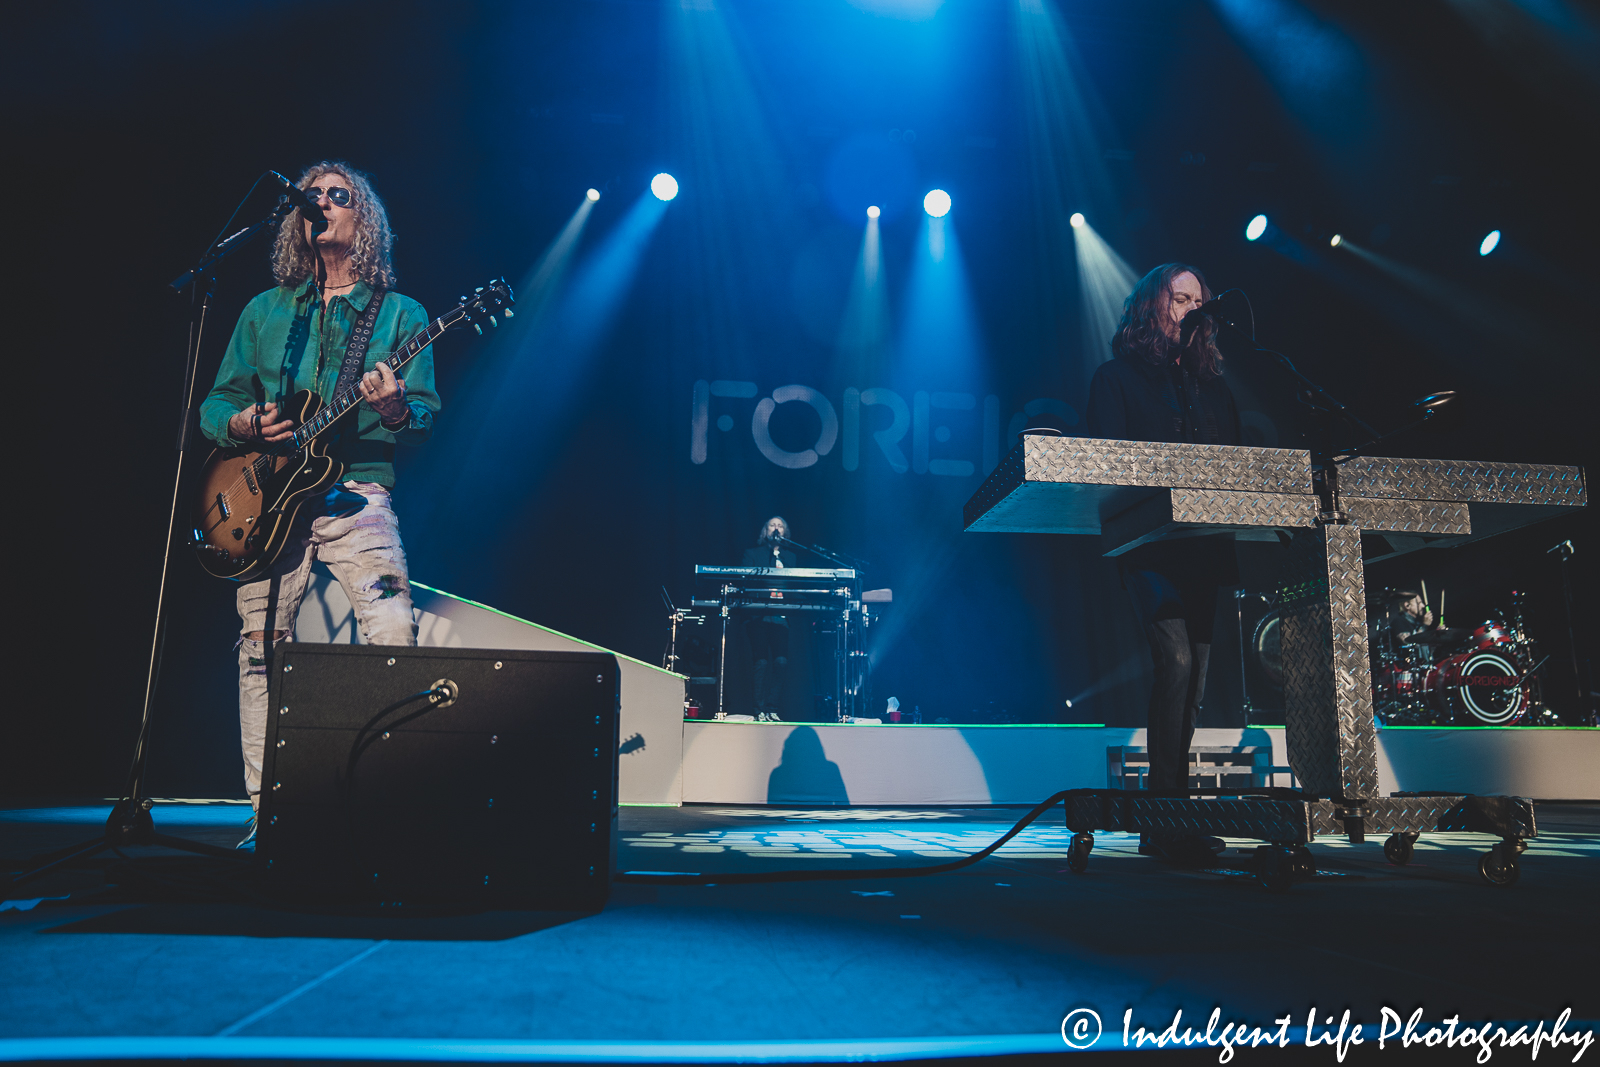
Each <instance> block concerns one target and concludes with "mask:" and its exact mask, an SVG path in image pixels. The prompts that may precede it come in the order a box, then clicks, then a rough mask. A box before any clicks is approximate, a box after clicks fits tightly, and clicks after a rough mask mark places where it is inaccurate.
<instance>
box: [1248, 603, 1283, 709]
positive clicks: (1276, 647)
mask: <svg viewBox="0 0 1600 1067" xmlns="http://www.w3.org/2000/svg"><path fill="white" fill-rule="evenodd" d="M1250 658H1251V659H1252V660H1253V661H1254V663H1255V666H1256V669H1257V670H1258V671H1259V672H1260V674H1261V678H1262V680H1263V681H1265V682H1266V683H1267V684H1268V685H1270V686H1271V687H1272V688H1274V689H1276V690H1277V691H1278V692H1279V693H1280V694H1281V693H1282V692H1283V624H1282V622H1281V620H1280V619H1279V617H1278V609H1277V608H1273V609H1272V610H1271V611H1269V612H1267V613H1266V614H1265V615H1263V616H1261V618H1260V619H1259V620H1258V621H1257V622H1256V625H1255V629H1254V630H1253V631H1252V632H1251V634H1250Z"/></svg>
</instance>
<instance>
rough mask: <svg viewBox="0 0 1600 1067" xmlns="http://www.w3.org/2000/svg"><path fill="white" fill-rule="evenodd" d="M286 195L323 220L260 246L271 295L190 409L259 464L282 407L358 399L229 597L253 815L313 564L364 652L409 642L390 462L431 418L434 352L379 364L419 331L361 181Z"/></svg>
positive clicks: (319, 169)
mask: <svg viewBox="0 0 1600 1067" xmlns="http://www.w3.org/2000/svg"><path fill="white" fill-rule="evenodd" d="M297 184H298V185H299V187H300V188H301V189H303V190H304V191H305V192H306V195H307V196H308V197H309V198H310V200H311V202H312V203H313V204H315V205H316V206H317V207H318V208H319V209H320V211H321V214H322V215H323V218H322V219H320V220H314V219H312V218H310V217H308V213H305V212H302V211H301V210H300V209H296V210H295V211H293V212H292V213H290V214H289V215H288V216H287V217H286V218H285V219H284V221H283V223H282V225H281V226H280V227H279V231H278V237H277V241H276V243H275V245H274V247H273V250H272V272H273V276H274V277H275V278H276V279H277V283H278V284H277V286H276V287H275V288H273V289H269V290H268V291H266V292H264V293H262V294H261V295H259V296H257V297H256V298H255V299H253V300H251V301H250V303H249V305H247V306H246V307H245V309H244V313H243V314H242V315H240V317H239V323H238V325H237V326H236V327H235V328H234V331H233V338H232V340H230V341H229V342H228V349H227V352H226V354H225V355H224V357H223V360H222V366H221V368H220V369H219V370H218V371H217V380H216V384H215V385H213V386H212V388H211V392H210V393H209V394H208V395H207V396H206V399H205V401H204V402H203V403H202V405H201V408H200V425H201V429H202V431H203V432H204V433H205V435H206V436H207V437H209V438H210V439H211V440H213V441H215V442H216V443H217V444H218V445H220V446H222V447H223V448H225V449H245V450H250V451H252V452H267V451H268V450H271V449H273V448H276V447H279V446H281V445H282V444H283V443H284V442H287V441H290V440H291V439H292V438H293V436H294V432H295V429H296V426H297V420H296V418H295V416H294V414H292V413H291V411H290V410H289V408H290V405H289V404H288V400H289V398H291V397H293V396H294V395H295V394H296V393H299V392H301V391H309V392H310V393H311V394H314V395H315V396H318V397H320V398H321V399H322V401H329V400H332V399H333V398H334V396H335V394H336V393H341V394H342V393H344V392H345V391H347V390H349V389H351V388H354V389H355V390H357V391H358V393H359V397H360V403H359V404H358V405H357V407H356V410H354V411H353V412H352V413H351V414H349V415H348V416H346V417H345V418H344V420H343V421H342V422H340V423H339V425H338V427H337V430H338V431H339V432H338V433H337V435H335V436H333V437H332V438H331V443H330V444H329V445H328V449H327V453H328V455H329V456H330V457H332V458H333V459H334V460H336V461H337V462H338V463H339V464H340V465H341V466H342V478H340V479H339V480H338V481H337V482H334V483H333V484H331V485H329V486H328V488H327V490H326V491H325V493H319V495H318V497H317V498H316V499H314V500H310V501H308V502H307V503H306V504H304V505H302V506H301V507H300V508H299V510H298V511H297V512H296V513H295V514H294V516H293V523H292V525H291V526H288V527H287V529H288V536H287V539H286V540H285V541H284V542H283V547H282V549H281V550H280V551H279V553H278V554H277V556H276V558H275V559H274V560H273V561H272V563H271V565H270V567H265V568H263V569H262V571H261V572H260V574H259V575H254V576H253V578H254V580H249V581H246V582H244V584H241V585H240V586H239V588H238V609H239V618H240V620H241V624H242V625H241V629H240V638H239V645H238V649H239V733H240V743H241V747H242V749H243V752H244V766H245V771H244V778H245V788H246V790H247V791H248V792H249V794H250V799H251V802H252V803H253V804H257V805H258V806H259V800H260V793H261V768H262V757H263V752H262V749H263V746H264V744H265V738H266V725H267V678H268V675H267V669H268V664H269V662H270V660H271V658H272V646H273V644H274V643H275V642H280V641H286V640H290V639H291V636H292V634H293V632H294V624H295V618H296V616H297V615H298V614H299V611H300V602H301V600H302V598H303V597H304V596H305V591H306V585H307V580H308V578H309V577H310V573H311V564H312V561H313V560H321V561H322V562H323V563H324V564H326V565H327V567H328V569H329V570H331V571H332V572H333V574H334V576H335V577H336V578H337V579H338V580H339V584H340V585H342V586H343V587H344V591H345V593H346V594H347V595H348V596H349V598H350V603H351V605H352V606H353V607H354V608H355V615H356V621H357V624H358V625H359V626H360V628H361V634H362V636H363V638H364V639H365V640H366V641H367V642H368V643H370V644H377V645H415V644H416V624H415V622H414V621H413V616H412V610H411V587H410V582H409V578H408V574H407V569H406V555H405V549H404V548H403V547H402V545H401V543H400V525H399V522H398V520H397V519H396V518H395V513H394V509H393V506H392V502H391V499H390V492H391V490H392V489H393V487H394V450H395V445H396V444H405V445H417V444H421V443H422V442H424V441H426V440H427V439H428V437H429V435H430V434H431V433H432V430H433V417H434V414H435V413H436V412H437V411H438V410H439V397H438V395H437V394H436V393H435V392H434V384H433V358H432V352H431V349H426V350H424V351H422V352H421V353H420V354H419V355H418V356H417V357H416V358H415V359H414V360H413V361H412V362H411V363H410V364H409V365H408V366H406V367H405V368H404V369H405V377H404V378H401V377H397V376H396V374H395V372H394V370H392V369H391V368H390V366H389V365H388V364H387V363H385V362H383V360H384V359H385V357H388V356H389V355H390V354H391V353H392V352H394V351H395V350H396V349H398V348H400V347H401V346H402V344H404V342H405V341H406V340H407V339H408V338H411V337H413V336H415V335H416V334H418V333H419V332H421V331H423V330H425V329H426V328H427V327H428V326H429V320H428V315H427V313H426V312H425V311H423V309H422V305H421V304H419V303H417V302H416V301H415V300H412V299H410V298H409V297H404V296H401V295H399V294H398V293H395V292H393V291H392V290H393V288H394V284H395V275H394V268H393V266H392V264H391V261H390V250H391V247H392V246H393V244H394V235H393V234H392V233H391V232H390V230H389V216H388V213H387V212H386V211H385V210H384V207H383V202H382V201H380V200H379V199H378V196H377V194H376V193H375V192H374V191H373V188H372V184H371V182H370V181H369V180H368V179H367V177H366V175H364V174H362V173H361V172H360V171H357V170H355V169H353V168H351V167H349V166H347V165H345V164H343V163H332V162H323V163H318V164H316V165H314V166H312V167H310V168H308V169H307V170H306V172H305V173H304V174H302V175H301V177H300V180H299V182H298V183H297ZM251 518H252V519H253V518H254V516H251ZM224 525H230V524H227V523H224ZM242 529H243V527H242V526H241V531H242ZM240 536H242V532H241V534H240ZM254 840H255V831H254V829H253V823H252V829H251V832H250V835H249V836H248V837H246V838H245V840H244V841H243V842H241V843H240V847H241V848H253V847H254Z"/></svg>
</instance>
